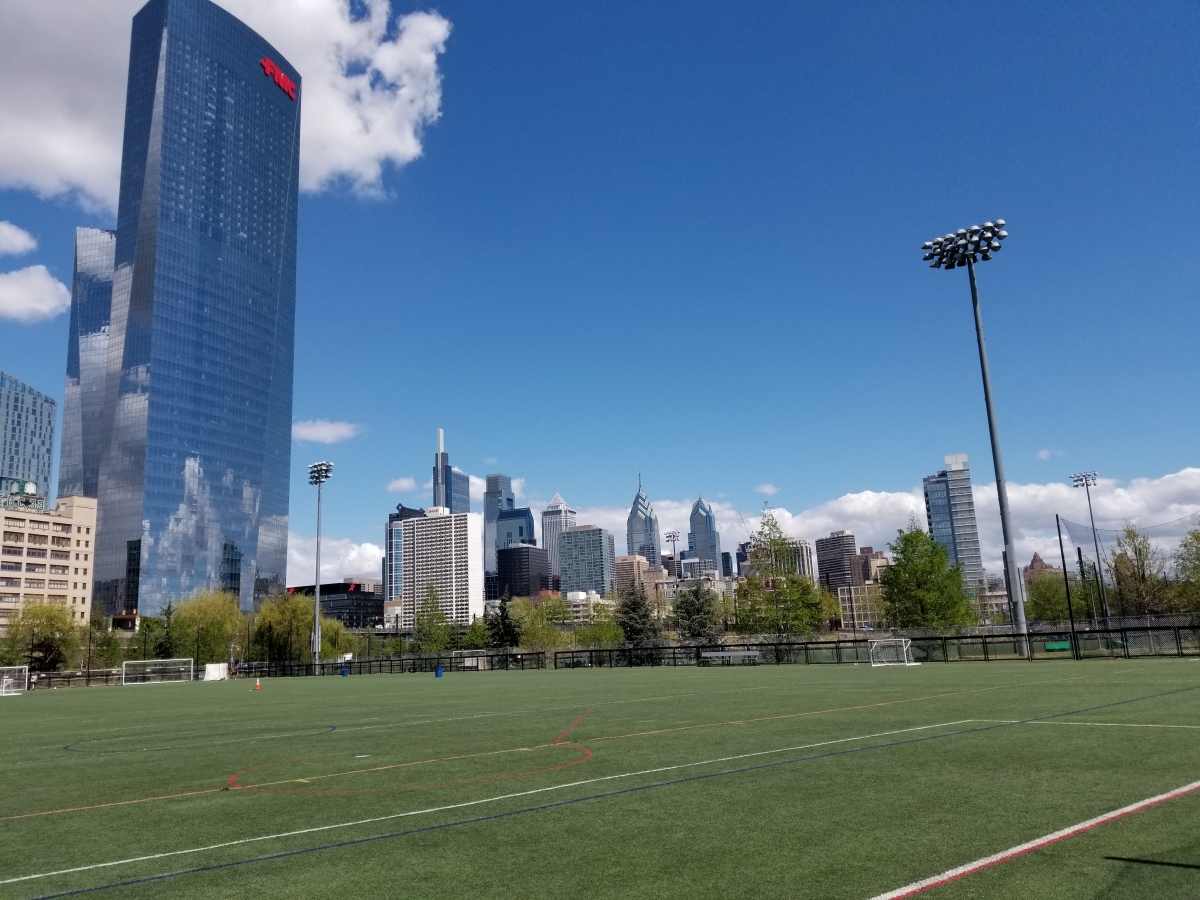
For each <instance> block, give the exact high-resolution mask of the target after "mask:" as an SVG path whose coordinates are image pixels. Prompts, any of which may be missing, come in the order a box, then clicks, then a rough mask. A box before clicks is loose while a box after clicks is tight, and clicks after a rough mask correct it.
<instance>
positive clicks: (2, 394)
mask: <svg viewBox="0 0 1200 900" xmlns="http://www.w3.org/2000/svg"><path fill="white" fill-rule="evenodd" d="M57 418H58V404H57V403H56V402H55V401H54V400H52V399H51V398H49V397H47V396H46V395H45V394H43V393H41V392H40V391H35V390H34V389H33V388H31V387H30V386H29V385H27V384H25V383H24V382H22V381H18V380H17V379H16V378H13V377H12V376H11V375H6V374H5V373H3V372H0V425H3V427H4V431H3V433H2V434H3V441H4V443H3V445H2V449H3V454H4V455H3V456H0V497H3V496H7V495H8V494H9V492H10V491H11V490H12V488H13V487H14V486H16V485H18V484H19V485H21V487H22V488H24V486H26V485H27V484H28V483H29V482H33V483H34V484H35V485H37V488H36V493H37V494H39V495H42V494H45V493H48V492H49V488H50V464H51V463H52V462H53V460H54V425H55V422H56V421H57Z"/></svg>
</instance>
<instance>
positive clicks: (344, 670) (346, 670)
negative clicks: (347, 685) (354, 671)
mask: <svg viewBox="0 0 1200 900" xmlns="http://www.w3.org/2000/svg"><path fill="white" fill-rule="evenodd" d="M349 674H350V670H349V669H342V677H343V678H346V677H347V676H349Z"/></svg>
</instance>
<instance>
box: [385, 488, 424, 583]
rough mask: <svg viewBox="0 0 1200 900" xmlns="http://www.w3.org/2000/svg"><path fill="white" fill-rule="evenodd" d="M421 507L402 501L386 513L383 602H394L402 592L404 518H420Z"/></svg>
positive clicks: (422, 511)
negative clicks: (405, 503) (414, 506)
mask: <svg viewBox="0 0 1200 900" xmlns="http://www.w3.org/2000/svg"><path fill="white" fill-rule="evenodd" d="M424 515H425V510H423V509H412V508H410V507H407V506H405V505H404V504H403V503H401V504H399V505H397V507H396V511H395V512H394V513H388V520H387V526H386V527H385V529H384V534H383V602H384V603H395V602H396V601H398V600H399V599H400V598H401V596H402V595H403V594H404V528H403V527H402V526H401V524H400V523H401V522H403V521H404V520H405V519H420V518H423V517H424Z"/></svg>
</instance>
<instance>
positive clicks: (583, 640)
mask: <svg viewBox="0 0 1200 900" xmlns="http://www.w3.org/2000/svg"><path fill="white" fill-rule="evenodd" d="M589 619H590V621H589V622H588V624H586V625H584V626H583V627H581V628H576V629H575V639H576V640H577V641H578V642H579V643H580V644H581V645H583V646H585V647H604V648H613V647H619V646H620V645H621V641H623V640H625V634H624V632H622V631H621V626H619V625H618V624H617V620H616V618H615V617H614V616H613V611H612V606H610V605H609V604H608V603H605V602H604V601H596V602H595V603H593V604H592V606H591V614H590V616H589Z"/></svg>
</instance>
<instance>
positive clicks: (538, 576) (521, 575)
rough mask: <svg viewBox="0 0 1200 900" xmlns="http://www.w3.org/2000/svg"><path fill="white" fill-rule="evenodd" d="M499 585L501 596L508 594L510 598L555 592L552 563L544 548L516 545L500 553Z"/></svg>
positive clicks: (497, 554) (497, 555)
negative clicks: (551, 572) (549, 591)
mask: <svg viewBox="0 0 1200 900" xmlns="http://www.w3.org/2000/svg"><path fill="white" fill-rule="evenodd" d="M496 563H497V566H498V568H497V571H496V583H497V585H496V586H497V592H498V594H497V595H498V596H500V597H503V596H504V594H505V592H506V591H507V592H508V596H509V598H513V597H536V596H538V594H540V593H541V592H542V591H548V590H553V587H554V581H553V576H552V575H551V574H550V559H549V557H548V556H547V555H546V551H545V549H544V548H542V547H535V546H533V545H532V544H513V545H512V546H511V547H501V548H500V549H498V550H497V551H496Z"/></svg>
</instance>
